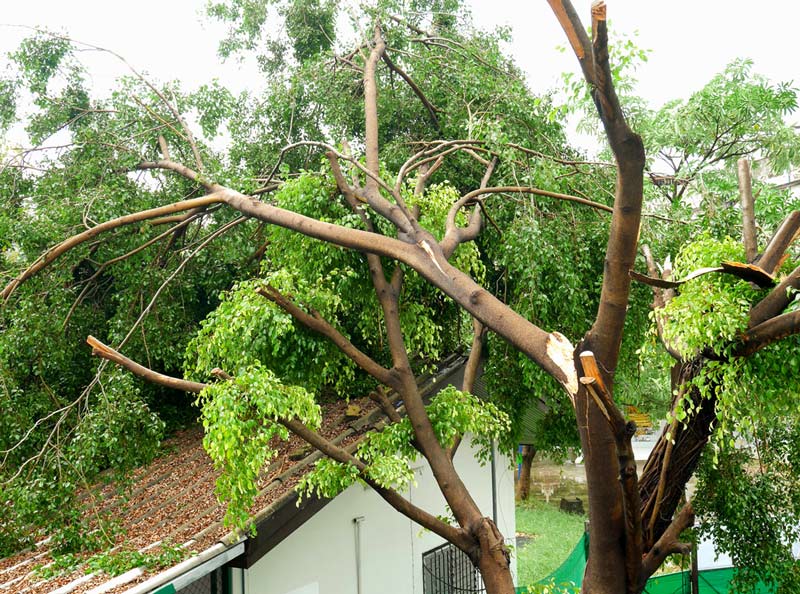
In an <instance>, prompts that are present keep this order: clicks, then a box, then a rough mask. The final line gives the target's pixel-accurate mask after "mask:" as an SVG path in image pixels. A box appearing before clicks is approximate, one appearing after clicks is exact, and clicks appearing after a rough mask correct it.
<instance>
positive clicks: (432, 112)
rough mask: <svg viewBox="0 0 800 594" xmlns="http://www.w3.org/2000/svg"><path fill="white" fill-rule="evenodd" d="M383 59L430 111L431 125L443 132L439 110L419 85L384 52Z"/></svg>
mask: <svg viewBox="0 0 800 594" xmlns="http://www.w3.org/2000/svg"><path fill="white" fill-rule="evenodd" d="M381 58H383V61H384V62H385V63H386V65H387V66H388V67H389V68H390V69H391V70H392V71H394V72H396V73H397V74H399V75H400V78H402V79H403V80H404V81H406V84H408V86H409V87H411V90H412V91H414V94H415V95H416V96H417V97H418V98H419V100H420V101H421V102H422V104H423V105H424V106H425V109H427V110H428V116H429V117H430V118H431V123H432V124H433V125H434V127H435V128H436V130H437V131H441V128H440V126H439V116H437V115H436V112H437V111H439V110H438V109H437V108H436V107H434V105H433V104H432V103H431V102H430V101H429V100H428V98H427V97H426V96H425V93H423V92H422V89H420V88H419V86H418V85H417V83H415V82H414V80H413V79H412V78H411V77H410V76H409V75H408V74H407V73H406V72H405V71H404V70H403V69H402V68H400V67H399V66H397V64H395V63H394V62H393V61H392V59H391V58H390V57H389V54H387V53H386V52H385V51H384V52H383V55H382V56H381Z"/></svg>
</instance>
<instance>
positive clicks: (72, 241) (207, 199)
mask: <svg viewBox="0 0 800 594" xmlns="http://www.w3.org/2000/svg"><path fill="white" fill-rule="evenodd" d="M224 201H225V199H224V197H223V193H222V192H218V191H215V192H213V193H211V194H207V195H206V196H203V197H202V198H192V199H191V200H182V201H180V202H174V203H172V204H168V205H166V206H160V207H157V208H151V209H149V210H143V211H141V212H137V213H133V214H129V215H125V216H121V217H117V218H116V219H111V220H110V221H106V222H105V223H100V224H99V225H96V226H95V227H92V228H91V229H87V230H86V231H84V232H83V233H78V234H77V235H73V236H72V237H70V238H67V239H65V240H64V241H62V242H61V243H59V244H58V245H56V246H53V247H52V248H50V249H49V250H47V251H46V252H45V253H44V254H42V255H41V256H39V258H37V259H36V261H35V262H34V263H33V264H31V265H30V266H29V267H28V268H27V269H25V270H24V271H23V272H21V273H20V275H19V276H17V277H16V278H15V279H14V280H12V281H11V282H10V283H8V285H6V287H5V288H4V289H3V291H2V292H0V299H2V300H4V301H5V300H8V298H9V297H10V296H11V294H12V293H13V292H14V291H15V290H16V289H17V287H19V286H20V285H21V284H22V283H24V282H25V281H26V280H28V279H29V278H30V277H32V276H33V275H34V274H36V273H38V272H39V271H40V270H42V269H43V268H45V267H47V266H48V265H50V264H51V263H52V262H53V261H55V260H56V259H58V258H59V257H60V256H62V255H63V254H64V253H66V252H68V251H69V250H71V249H72V248H74V247H76V246H78V245H80V244H82V243H84V242H86V241H88V240H90V239H92V238H93V237H96V236H97V235H100V234H101V233H104V232H105V231H110V230H112V229H116V228H118V227H123V226H125V225H132V224H134V223H139V222H141V221H146V220H148V219H153V218H156V217H161V216H164V215H170V214H173V213H176V212H182V211H186V210H191V209H194V208H197V207H201V206H207V205H209V204H216V203H219V202H224Z"/></svg>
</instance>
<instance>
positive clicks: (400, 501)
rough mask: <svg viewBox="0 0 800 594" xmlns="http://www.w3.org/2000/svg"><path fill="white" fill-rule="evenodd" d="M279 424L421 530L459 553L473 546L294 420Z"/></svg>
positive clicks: (459, 531)
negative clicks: (355, 474)
mask: <svg viewBox="0 0 800 594" xmlns="http://www.w3.org/2000/svg"><path fill="white" fill-rule="evenodd" d="M279 422H280V423H281V424H282V425H283V426H284V427H286V428H287V429H289V430H290V431H291V432H292V433H294V434H295V435H297V436H298V437H300V438H301V439H303V440H304V441H305V442H306V443H309V444H311V445H312V446H314V447H315V448H316V449H318V450H319V451H320V452H322V453H323V454H325V455H326V456H328V457H329V458H331V459H332V460H336V461H337V462H340V463H342V464H352V465H353V466H355V467H356V468H357V469H358V471H359V476H360V478H361V480H363V481H364V482H365V483H367V484H368V485H369V486H370V487H372V489H373V490H374V491H375V492H376V493H377V494H378V495H380V496H381V498H382V499H383V500H384V501H386V503H388V504H389V505H391V506H392V507H393V508H394V509H396V510H397V511H399V512H400V513H402V514H403V515H405V516H406V517H407V518H409V519H411V520H413V521H414V522H416V523H417V524H419V525H420V526H422V527H423V528H427V529H428V530H430V531H431V532H433V533H434V534H438V535H439V536H441V537H442V538H444V539H446V540H448V541H450V542H452V543H453V544H455V545H456V546H457V547H459V548H460V549H461V550H462V551H464V552H467V551H469V550H470V548H471V547H472V546H473V545H474V541H473V540H472V539H471V538H470V537H469V536H468V535H467V533H466V532H465V531H464V530H462V529H461V528H456V527H454V526H451V525H450V524H447V523H445V522H443V521H442V520H440V519H439V518H437V517H436V516H434V515H432V514H430V513H428V512H426V511H425V510H423V509H422V508H420V507H417V506H416V505H414V504H413V503H411V502H410V501H409V500H408V499H406V498H405V497H402V496H401V495H400V494H399V493H397V492H396V491H394V490H392V489H387V488H386V487H382V486H381V485H379V484H378V483H377V482H375V480H374V479H372V478H371V477H370V476H369V473H368V471H367V467H366V465H365V464H364V463H363V462H362V461H361V460H359V459H358V458H356V457H355V456H353V455H352V454H350V453H349V452H347V451H346V450H344V449H342V448H340V447H339V446H337V445H335V444H333V443H331V442H330V441H328V440H327V439H325V438H324V437H322V436H321V435H320V434H319V433H317V432H316V431H312V430H311V429H309V428H308V427H306V426H305V425H303V424H302V423H301V422H299V421H297V420H279Z"/></svg>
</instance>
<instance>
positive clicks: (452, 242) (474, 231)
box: [442, 186, 614, 255]
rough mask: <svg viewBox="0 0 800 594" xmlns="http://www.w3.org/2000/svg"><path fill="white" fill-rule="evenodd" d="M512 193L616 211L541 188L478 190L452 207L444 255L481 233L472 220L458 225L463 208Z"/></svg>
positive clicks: (444, 239) (466, 195) (505, 187)
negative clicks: (489, 198) (489, 197)
mask: <svg viewBox="0 0 800 594" xmlns="http://www.w3.org/2000/svg"><path fill="white" fill-rule="evenodd" d="M511 193H516V194H534V195H537V196H546V197H548V198H556V199H558V200H567V201H569V202H577V203H578V204H583V205H585V206H590V207H592V208H596V209H598V210H602V211H605V212H613V211H614V209H613V208H611V207H610V206H606V205H605V204H601V203H599V202H594V201H592V200H587V199H586V198H580V197H578V196H570V195H569V194H560V193H558V192H550V191H548V190H541V189H539V188H532V187H528V186H498V187H492V188H478V189H476V190H473V191H471V192H469V193H467V194H465V195H464V196H462V197H461V198H459V199H458V201H456V202H455V203H454V204H453V206H451V207H450V211H449V212H448V213H447V222H446V232H445V236H444V238H443V239H442V250H443V251H444V253H445V254H447V255H449V254H452V253H453V251H455V248H456V247H457V246H458V245H459V244H461V243H465V242H467V241H471V240H473V239H475V237H476V236H477V235H478V232H479V231H480V227H479V226H477V225H475V224H474V223H473V221H472V220H470V224H469V225H468V226H467V227H458V225H457V224H456V216H457V215H458V212H459V211H460V210H461V209H462V208H464V207H465V206H469V205H470V204H473V203H476V202H478V198H479V197H480V196H484V195H486V194H511Z"/></svg>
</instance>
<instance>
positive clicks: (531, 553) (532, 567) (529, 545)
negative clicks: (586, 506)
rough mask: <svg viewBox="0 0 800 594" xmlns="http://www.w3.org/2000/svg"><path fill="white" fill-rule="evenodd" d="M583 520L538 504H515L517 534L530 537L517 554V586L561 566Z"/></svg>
mask: <svg viewBox="0 0 800 594" xmlns="http://www.w3.org/2000/svg"><path fill="white" fill-rule="evenodd" d="M584 520H585V518H584V517H583V516H576V515H572V514H566V513H564V512H562V511H560V510H559V509H558V508H557V507H555V506H554V505H552V504H547V503H544V502H541V501H530V502H521V501H518V502H517V534H518V535H520V536H529V537H531V540H530V541H528V542H526V543H525V544H524V545H522V546H521V547H519V548H518V549H517V551H516V555H517V572H518V573H519V580H518V583H519V585H520V586H524V585H528V584H533V583H534V582H536V581H537V580H540V579H542V578H544V577H546V576H547V575H548V574H549V573H550V572H551V571H553V570H554V569H556V568H557V567H558V566H559V565H561V563H562V562H563V561H564V560H565V559H566V558H567V556H568V555H569V554H570V553H571V552H572V549H573V548H574V547H575V544H576V543H577V542H578V540H579V539H580V537H581V535H582V534H583V523H584Z"/></svg>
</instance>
